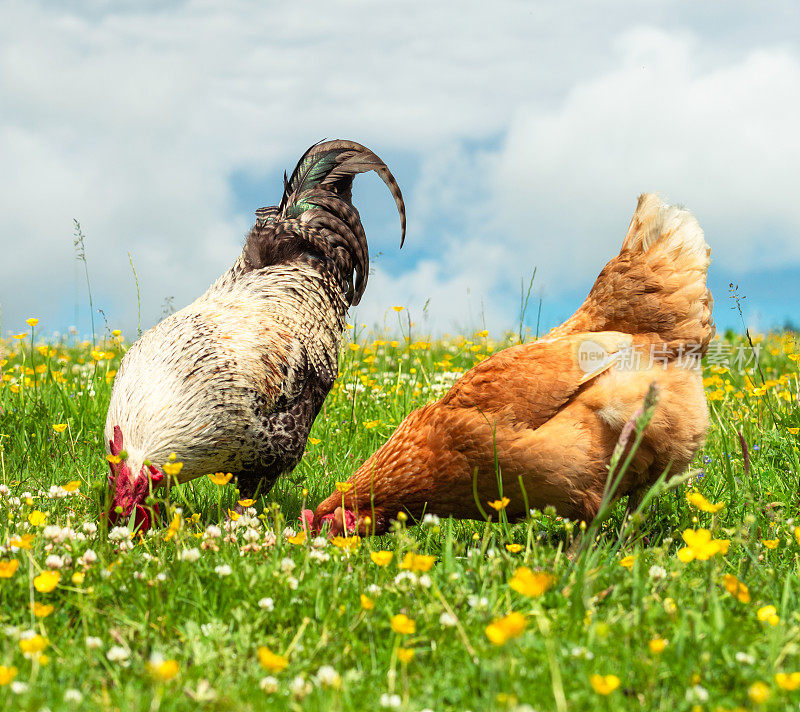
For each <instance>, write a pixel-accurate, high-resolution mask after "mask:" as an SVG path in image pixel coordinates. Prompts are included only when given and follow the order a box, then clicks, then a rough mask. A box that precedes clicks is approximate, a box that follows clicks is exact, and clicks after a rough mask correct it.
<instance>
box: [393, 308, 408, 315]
mask: <svg viewBox="0 0 800 712" xmlns="http://www.w3.org/2000/svg"><path fill="white" fill-rule="evenodd" d="M392 309H394V310H395V311H396V312H397V313H398V314H399V313H400V312H401V311H403V309H405V307H392Z"/></svg>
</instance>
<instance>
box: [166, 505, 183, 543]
mask: <svg viewBox="0 0 800 712" xmlns="http://www.w3.org/2000/svg"><path fill="white" fill-rule="evenodd" d="M180 528H181V515H180V514H178V513H177V512H175V514H174V515H173V517H172V521H171V522H170V523H169V528H168V529H167V532H166V534H164V541H169V540H170V539H172V537H174V536H175V535H176V534H177V533H178V532H179V531H180Z"/></svg>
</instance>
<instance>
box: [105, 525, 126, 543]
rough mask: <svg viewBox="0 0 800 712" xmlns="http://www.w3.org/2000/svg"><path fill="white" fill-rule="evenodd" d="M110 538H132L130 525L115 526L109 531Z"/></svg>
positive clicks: (112, 539) (124, 539) (117, 539)
mask: <svg viewBox="0 0 800 712" xmlns="http://www.w3.org/2000/svg"><path fill="white" fill-rule="evenodd" d="M108 538H109V539H110V540H111V541H129V540H130V538H131V530H130V529H128V527H114V528H113V529H112V530H111V531H110V532H109V533H108Z"/></svg>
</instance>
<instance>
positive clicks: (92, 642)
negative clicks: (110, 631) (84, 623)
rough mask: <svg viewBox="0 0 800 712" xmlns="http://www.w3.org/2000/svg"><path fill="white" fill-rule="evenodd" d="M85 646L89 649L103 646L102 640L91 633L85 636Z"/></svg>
mask: <svg viewBox="0 0 800 712" xmlns="http://www.w3.org/2000/svg"><path fill="white" fill-rule="evenodd" d="M86 647H87V648H89V650H97V649H98V648H102V647H103V641H102V640H101V639H100V638H96V637H94V636H91V635H87V636H86Z"/></svg>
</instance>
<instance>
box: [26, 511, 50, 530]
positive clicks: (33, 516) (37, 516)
mask: <svg viewBox="0 0 800 712" xmlns="http://www.w3.org/2000/svg"><path fill="white" fill-rule="evenodd" d="M46 520H47V515H46V514H45V513H44V512H40V511H39V510H38V509H35V510H34V511H32V512H31V513H30V514H29V515H28V521H29V522H30V523H31V524H32V525H33V526H35V527H40V526H42V524H44V523H45V521H46Z"/></svg>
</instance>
